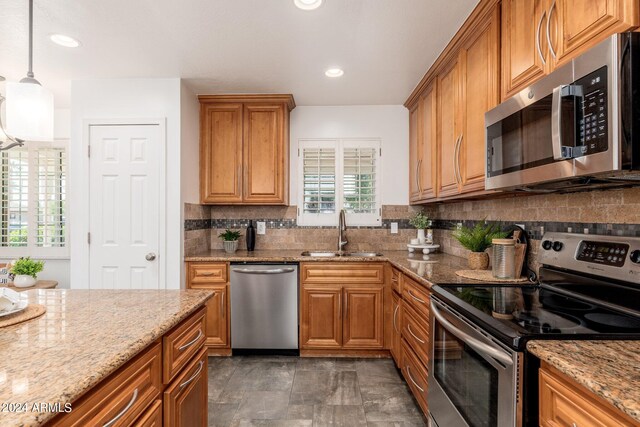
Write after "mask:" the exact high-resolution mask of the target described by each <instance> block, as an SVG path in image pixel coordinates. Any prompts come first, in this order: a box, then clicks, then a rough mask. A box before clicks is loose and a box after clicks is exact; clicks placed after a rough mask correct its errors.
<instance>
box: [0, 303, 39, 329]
mask: <svg viewBox="0 0 640 427" xmlns="http://www.w3.org/2000/svg"><path fill="white" fill-rule="evenodd" d="M46 312H47V308H46V307H45V306H44V305H42V304H29V305H28V306H27V308H25V309H24V310H23V311H21V312H19V313H15V314H10V315H8V316H6V317H2V318H0V328H5V327H7V326H12V325H17V324H18V323H22V322H26V321H27V320H31V319H35V318H36V317H39V316H42V315H43V314H44V313H46Z"/></svg>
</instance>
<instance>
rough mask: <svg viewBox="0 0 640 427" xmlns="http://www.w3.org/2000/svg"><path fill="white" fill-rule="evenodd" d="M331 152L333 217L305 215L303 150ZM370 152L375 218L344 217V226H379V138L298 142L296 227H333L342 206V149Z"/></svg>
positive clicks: (361, 215) (372, 215)
mask: <svg viewBox="0 0 640 427" xmlns="http://www.w3.org/2000/svg"><path fill="white" fill-rule="evenodd" d="M306 147H308V148H335V150H336V211H335V212H334V213H333V214H305V213H304V212H303V209H302V204H303V203H304V164H303V161H304V158H303V155H302V150H303V149H304V148H306ZM345 148H374V149H375V150H377V154H376V181H375V182H376V191H375V200H376V201H375V210H376V211H377V214H375V213H374V214H355V213H348V212H347V214H346V221H347V225H349V226H354V227H380V226H382V162H383V159H382V153H381V151H382V140H381V139H380V138H317V139H314V138H301V139H298V172H297V182H296V183H297V185H298V191H297V193H298V215H297V223H298V225H299V226H303V227H313V226H317V227H323V226H337V225H338V214H339V212H340V210H341V209H342V208H343V206H344V197H343V196H344V183H343V179H344V149H345Z"/></svg>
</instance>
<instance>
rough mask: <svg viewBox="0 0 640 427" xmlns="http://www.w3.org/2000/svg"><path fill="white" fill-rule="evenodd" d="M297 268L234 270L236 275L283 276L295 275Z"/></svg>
mask: <svg viewBox="0 0 640 427" xmlns="http://www.w3.org/2000/svg"><path fill="white" fill-rule="evenodd" d="M295 270H296V269H295V268H291V267H288V268H271V269H261V270H252V269H250V268H234V269H233V271H234V272H235V273H243V274H283V273H293V272H294V271H295Z"/></svg>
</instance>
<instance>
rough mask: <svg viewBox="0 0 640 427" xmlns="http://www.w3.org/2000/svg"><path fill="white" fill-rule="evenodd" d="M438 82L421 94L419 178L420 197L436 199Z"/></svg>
mask: <svg viewBox="0 0 640 427" xmlns="http://www.w3.org/2000/svg"><path fill="white" fill-rule="evenodd" d="M436 95H437V94H436V82H435V81H434V82H433V83H431V84H430V85H429V86H427V87H426V88H425V90H424V92H423V93H422V95H420V101H419V104H420V111H419V114H420V125H421V131H420V143H419V144H418V149H419V150H420V153H421V155H420V158H421V159H422V161H421V162H420V168H419V172H418V179H419V182H420V199H422V200H429V199H434V198H435V197H436V195H437V192H436V176H437V175H436V172H437V164H438V162H437V159H436V156H437V154H436V153H437V151H436V150H437V147H436V146H437V140H438V116H437V112H438V108H437V107H438V98H437V96H436Z"/></svg>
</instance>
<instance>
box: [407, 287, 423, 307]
mask: <svg viewBox="0 0 640 427" xmlns="http://www.w3.org/2000/svg"><path fill="white" fill-rule="evenodd" d="M407 292H408V293H409V296H410V297H411V298H413V299H414V300H416V301H418V302H421V303H423V304H426V302H425V301H423V300H421V299H420V298H418V297H417V296H415V295H414V294H413V292H411V289H409V290H408V291H407Z"/></svg>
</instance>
